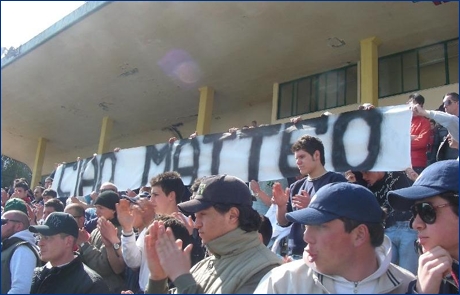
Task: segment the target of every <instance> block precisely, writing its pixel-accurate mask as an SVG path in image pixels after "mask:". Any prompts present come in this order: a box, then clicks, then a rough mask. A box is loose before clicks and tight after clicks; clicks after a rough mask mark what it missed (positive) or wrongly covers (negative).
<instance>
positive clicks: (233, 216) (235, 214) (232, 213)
mask: <svg viewBox="0 0 460 295" xmlns="http://www.w3.org/2000/svg"><path fill="white" fill-rule="evenodd" d="M228 213H229V217H230V221H231V222H232V223H235V222H236V223H238V220H239V217H240V210H238V208H236V207H232V208H230V210H229V211H228Z"/></svg>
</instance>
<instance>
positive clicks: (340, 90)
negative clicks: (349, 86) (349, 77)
mask: <svg viewBox="0 0 460 295" xmlns="http://www.w3.org/2000/svg"><path fill="white" fill-rule="evenodd" d="M345 71H346V70H340V71H338V72H337V106H343V105H345V88H346V87H345Z"/></svg>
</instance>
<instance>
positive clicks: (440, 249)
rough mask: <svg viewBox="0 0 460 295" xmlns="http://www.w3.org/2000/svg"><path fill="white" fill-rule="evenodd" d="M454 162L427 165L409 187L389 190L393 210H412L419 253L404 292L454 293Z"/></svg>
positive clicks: (412, 223) (455, 193)
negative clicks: (414, 278) (414, 275)
mask: <svg viewBox="0 0 460 295" xmlns="http://www.w3.org/2000/svg"><path fill="white" fill-rule="evenodd" d="M458 169H459V165H458V161H456V160H446V161H440V162H436V163H434V164H431V165H430V166H428V167H427V168H426V169H425V170H424V171H423V172H422V173H421V174H420V176H419V177H418V178H417V180H416V181H415V182H414V184H413V185H412V186H411V187H408V188H403V189H399V190H394V191H390V192H389V193H388V201H389V203H390V205H391V206H392V207H393V208H395V209H396V210H408V209H411V211H412V214H413V216H412V219H411V221H410V223H411V227H412V228H413V229H415V230H416V231H417V233H418V239H417V244H418V246H419V251H420V252H421V255H420V257H419V260H418V261H419V267H418V273H417V281H414V282H413V283H412V284H411V286H410V287H409V290H408V293H430V294H434V293H444V294H446V293H449V294H458V291H459V289H458V276H459V272H458V250H459V249H458Z"/></svg>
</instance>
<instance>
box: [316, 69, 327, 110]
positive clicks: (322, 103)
mask: <svg viewBox="0 0 460 295" xmlns="http://www.w3.org/2000/svg"><path fill="white" fill-rule="evenodd" d="M317 96H318V108H317V110H324V109H325V108H326V75H325V74H321V75H319V77H318V93H317Z"/></svg>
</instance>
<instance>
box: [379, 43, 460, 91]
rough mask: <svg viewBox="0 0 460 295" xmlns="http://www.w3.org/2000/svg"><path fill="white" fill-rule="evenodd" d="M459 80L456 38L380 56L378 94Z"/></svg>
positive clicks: (413, 89)
mask: <svg viewBox="0 0 460 295" xmlns="http://www.w3.org/2000/svg"><path fill="white" fill-rule="evenodd" d="M457 82H458V39H455V40H449V41H445V42H441V43H437V44H433V45H429V46H425V47H421V48H416V49H412V50H409V51H405V52H401V53H397V54H393V55H390V56H386V57H381V58H379V97H386V96H391V95H396V94H401V93H407V92H413V91H417V90H420V89H427V88H432V87H437V86H442V85H448V84H452V83H457Z"/></svg>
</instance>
